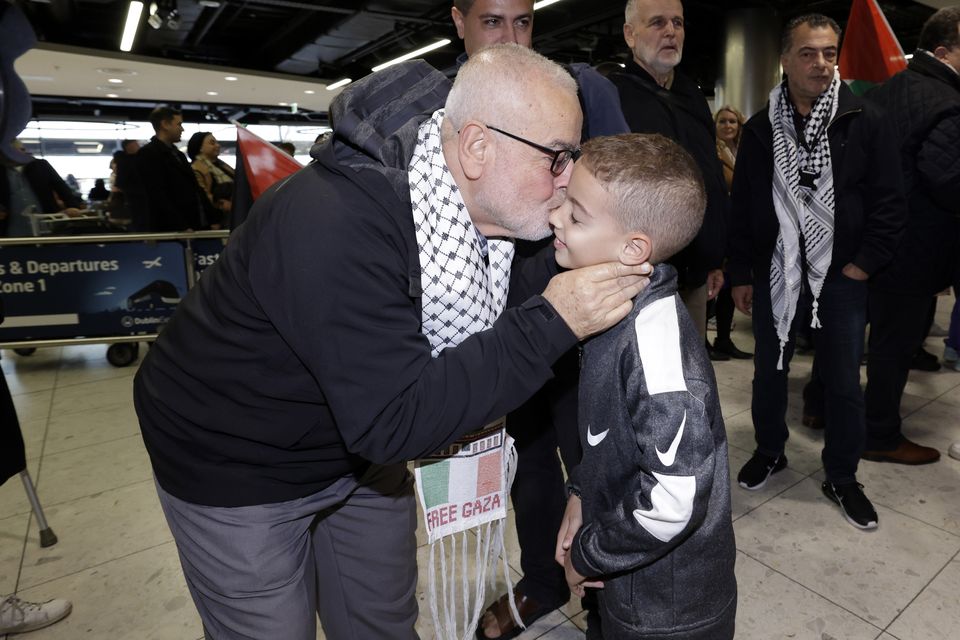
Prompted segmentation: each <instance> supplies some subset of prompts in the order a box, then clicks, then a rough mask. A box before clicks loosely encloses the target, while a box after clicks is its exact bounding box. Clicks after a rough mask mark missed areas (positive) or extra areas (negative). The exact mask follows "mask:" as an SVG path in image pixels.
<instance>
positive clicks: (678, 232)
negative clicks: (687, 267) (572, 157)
mask: <svg viewBox="0 0 960 640" xmlns="http://www.w3.org/2000/svg"><path fill="white" fill-rule="evenodd" d="M578 162H579V163H582V164H583V165H584V167H585V168H586V169H587V170H588V171H589V172H590V173H591V174H592V175H593V177H594V178H596V179H597V181H598V182H599V183H600V184H601V185H603V188H604V189H605V190H606V192H607V194H608V195H609V196H610V203H611V207H612V210H611V211H610V214H611V215H612V216H613V217H614V219H616V220H617V221H618V222H619V223H620V226H621V227H623V230H624V231H627V232H630V231H641V232H643V233H645V234H647V235H648V236H650V238H651V240H652V241H653V250H654V253H653V255H652V256H651V257H650V262H652V263H658V262H663V261H664V260H667V259H668V258H670V257H671V256H673V255H674V254H676V253H677V252H678V251H680V250H681V249H683V248H684V247H685V246H687V245H688V244H690V241H691V240H693V238H694V236H696V235H697V232H698V231H699V230H700V225H701V224H702V223H703V213H704V211H705V210H706V208H707V195H706V192H705V191H704V188H703V178H702V176H701V174H700V169H699V167H697V163H696V162H694V160H693V158H692V157H691V156H690V154H689V153H687V152H686V151H684V149H683V148H682V147H681V146H680V145H678V144H677V143H676V142H674V141H672V140H670V139H669V138H665V137H664V136H661V135H659V134H646V133H623V134H620V135H616V136H603V137H599V138H593V139H591V140H589V141H587V142H586V143H584V145H583V155H582V156H581V158H580V160H579V161H578Z"/></svg>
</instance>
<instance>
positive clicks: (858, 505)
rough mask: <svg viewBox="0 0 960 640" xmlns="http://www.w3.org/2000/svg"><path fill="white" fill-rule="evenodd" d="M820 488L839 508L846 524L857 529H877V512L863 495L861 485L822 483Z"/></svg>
mask: <svg viewBox="0 0 960 640" xmlns="http://www.w3.org/2000/svg"><path fill="white" fill-rule="evenodd" d="M820 488H821V489H823V495H825V496H827V497H828V498H830V499H831V500H833V501H834V502H835V503H837V504H838V505H839V506H840V509H842V510H843V516H844V517H845V518H846V519H847V522H849V523H850V524H852V525H853V526H855V527H856V528H857V529H865V530H868V529H876V528H877V523H878V520H877V512H876V510H875V509H874V508H873V504H871V503H870V500H869V499H868V498H867V496H865V495H864V494H863V485H862V484H860V483H859V482H851V483H848V484H833V483H832V482H824V483H823V485H822V486H821V487H820Z"/></svg>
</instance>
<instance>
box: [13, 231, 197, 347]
mask: <svg viewBox="0 0 960 640" xmlns="http://www.w3.org/2000/svg"><path fill="white" fill-rule="evenodd" d="M186 294H187V270H186V264H185V254H184V248H183V245H182V243H180V242H176V241H168V242H150V243H144V242H129V243H126V242H117V243H106V244H39V245H23V246H6V247H0V295H2V296H3V302H4V306H5V307H6V316H7V317H6V320H5V321H4V322H3V324H2V325H0V341H2V342H14V341H18V340H41V339H66V338H78V337H107V336H125V335H137V334H147V333H156V332H157V331H158V330H159V329H160V327H161V326H162V325H163V324H165V323H166V322H168V321H169V319H170V317H171V316H172V315H173V312H174V310H175V309H176V307H177V304H178V303H179V302H180V300H181V299H182V298H183V297H184V296H185V295H186Z"/></svg>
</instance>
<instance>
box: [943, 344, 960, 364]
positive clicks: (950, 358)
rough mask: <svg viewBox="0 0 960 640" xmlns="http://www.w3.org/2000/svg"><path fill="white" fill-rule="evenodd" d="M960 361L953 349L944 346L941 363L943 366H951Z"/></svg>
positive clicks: (959, 355)
mask: <svg viewBox="0 0 960 640" xmlns="http://www.w3.org/2000/svg"><path fill="white" fill-rule="evenodd" d="M958 361H960V354H958V353H957V350H956V349H954V348H953V347H950V346H947V345H944V347H943V363H944V364H953V363H955V362H958Z"/></svg>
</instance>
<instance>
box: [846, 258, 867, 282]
mask: <svg viewBox="0 0 960 640" xmlns="http://www.w3.org/2000/svg"><path fill="white" fill-rule="evenodd" d="M843 275H845V276H847V277H848V278H850V279H851V280H861V281H862V280H867V279H868V278H869V277H870V274H869V273H867V272H866V271H864V270H863V269H861V268H860V267H858V266H857V265H855V264H853V263H852V262H848V263H847V265H846V266H845V267H844V268H843Z"/></svg>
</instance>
